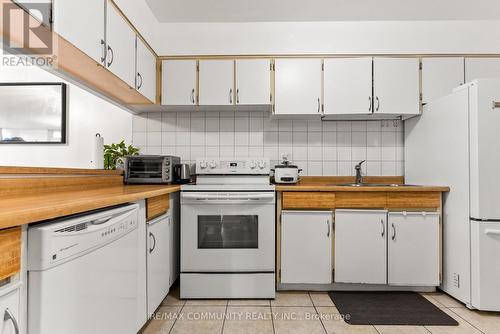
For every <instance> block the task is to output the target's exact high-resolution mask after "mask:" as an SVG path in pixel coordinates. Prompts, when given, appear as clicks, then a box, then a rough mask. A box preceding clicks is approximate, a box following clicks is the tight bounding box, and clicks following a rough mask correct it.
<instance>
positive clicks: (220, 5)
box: [145, 0, 500, 23]
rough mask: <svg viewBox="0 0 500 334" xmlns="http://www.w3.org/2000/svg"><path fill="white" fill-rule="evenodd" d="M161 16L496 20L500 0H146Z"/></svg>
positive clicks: (247, 19) (179, 19)
mask: <svg viewBox="0 0 500 334" xmlns="http://www.w3.org/2000/svg"><path fill="white" fill-rule="evenodd" d="M145 1H146V3H147V4H148V5H149V7H150V8H151V10H152V12H153V14H154V15H155V16H156V17H157V19H158V21H160V22H162V23H171V22H308V21H385V20H496V19H500V1H499V0H145Z"/></svg>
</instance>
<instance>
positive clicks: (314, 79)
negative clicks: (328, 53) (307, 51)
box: [274, 59, 322, 115]
mask: <svg viewBox="0 0 500 334" xmlns="http://www.w3.org/2000/svg"><path fill="white" fill-rule="evenodd" d="M321 63H322V61H321V59H277V60H276V62H275V88H274V89H275V107H274V110H275V114H276V115H300V114H302V115H314V114H316V115H321Z"/></svg>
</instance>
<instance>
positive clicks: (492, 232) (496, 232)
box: [484, 228, 500, 235]
mask: <svg viewBox="0 0 500 334" xmlns="http://www.w3.org/2000/svg"><path fill="white" fill-rule="evenodd" d="M484 234H486V235H500V230H494V229H490V228H487V229H486V230H484Z"/></svg>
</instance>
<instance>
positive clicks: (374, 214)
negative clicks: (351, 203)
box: [334, 210, 387, 284]
mask: <svg viewBox="0 0 500 334" xmlns="http://www.w3.org/2000/svg"><path fill="white" fill-rule="evenodd" d="M386 223H387V211H383V210H380V211H379V210H336V211H335V271H334V272H335V282H336V283H367V284H387V239H386V234H387V224H386Z"/></svg>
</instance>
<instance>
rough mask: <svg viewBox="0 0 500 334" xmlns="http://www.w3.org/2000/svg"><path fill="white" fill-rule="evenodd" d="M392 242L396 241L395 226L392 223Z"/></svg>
mask: <svg viewBox="0 0 500 334" xmlns="http://www.w3.org/2000/svg"><path fill="white" fill-rule="evenodd" d="M391 239H392V240H396V226H394V223H392V238H391Z"/></svg>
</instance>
